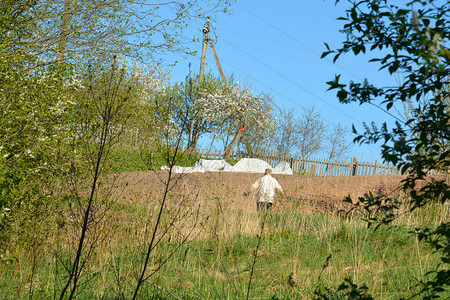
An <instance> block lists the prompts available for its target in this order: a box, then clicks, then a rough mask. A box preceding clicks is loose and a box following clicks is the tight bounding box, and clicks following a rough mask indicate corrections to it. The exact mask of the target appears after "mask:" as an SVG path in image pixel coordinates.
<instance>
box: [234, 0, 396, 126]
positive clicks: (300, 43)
mask: <svg viewBox="0 0 450 300" xmlns="http://www.w3.org/2000/svg"><path fill="white" fill-rule="evenodd" d="M236 5H237V6H239V7H240V8H242V9H243V10H245V11H246V12H248V13H249V14H251V15H252V16H254V17H255V18H257V19H259V20H260V21H262V22H264V23H265V24H267V25H269V26H270V27H272V28H273V29H275V30H277V31H278V32H280V33H281V34H283V35H285V36H287V37H288V38H290V39H291V40H293V41H294V42H296V43H297V44H299V45H300V46H302V47H304V48H306V49H308V50H310V51H312V52H314V53H316V54H317V55H319V57H320V56H321V55H322V54H321V53H319V52H317V51H316V50H314V49H312V48H311V47H309V46H308V45H306V44H304V43H302V42H300V41H299V40H297V39H296V38H295V37H293V36H292V35H290V34H288V33H286V32H285V31H283V30H281V29H279V28H278V27H276V26H275V25H273V24H272V23H270V22H268V21H267V20H265V19H263V18H261V17H260V16H258V15H256V14H255V13H253V12H252V11H250V10H248V9H247V8H245V7H243V6H242V5H240V4H239V3H236ZM325 60H326V61H328V62H330V63H332V61H331V60H329V59H328V58H326V57H325ZM333 64H334V65H335V66H337V67H338V68H339V69H341V70H343V71H344V72H346V73H348V74H350V75H352V76H354V77H355V78H357V79H359V80H363V79H362V78H361V77H359V76H358V75H356V74H354V73H352V72H350V71H349V70H347V69H345V68H343V67H341V66H340V65H339V64H336V63H333ZM369 103H370V104H371V105H373V106H375V107H376V108H378V109H380V110H381V111H382V112H384V113H386V114H387V115H389V116H391V117H392V118H394V119H396V120H397V121H400V122H402V123H404V122H403V120H401V119H399V118H398V117H397V116H395V115H393V114H392V113H390V112H389V111H387V110H386V109H384V108H382V107H381V106H379V105H378V104H375V103H371V102H369ZM358 122H359V121H358ZM360 123H361V122H360Z"/></svg>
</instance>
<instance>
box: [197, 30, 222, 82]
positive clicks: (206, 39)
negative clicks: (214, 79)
mask: <svg viewBox="0 0 450 300" xmlns="http://www.w3.org/2000/svg"><path fill="white" fill-rule="evenodd" d="M202 31H203V48H202V60H201V63H200V78H199V79H200V81H201V80H202V79H203V75H204V74H205V65H206V49H207V47H208V44H209V45H210V46H211V50H212V52H213V55H214V59H215V61H216V65H217V69H219V73H220V76H221V77H222V81H223V83H224V84H225V85H227V80H226V78H225V74H224V73H223V70H222V66H221V65H220V61H219V57H218V56H217V53H216V49H215V48H214V44H213V42H212V40H211V39H210V38H209V31H210V25H209V22H206V24H205V26H203V30H202Z"/></svg>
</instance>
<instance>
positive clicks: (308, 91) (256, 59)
mask: <svg viewBox="0 0 450 300" xmlns="http://www.w3.org/2000/svg"><path fill="white" fill-rule="evenodd" d="M222 40H223V41H224V42H226V43H227V44H229V45H231V46H232V47H234V48H236V49H238V50H239V51H241V52H242V53H244V54H245V55H247V56H248V57H250V58H252V59H254V60H255V61H257V62H258V63H260V64H261V65H263V66H265V67H266V68H268V69H269V70H271V71H272V72H274V73H276V74H277V75H279V76H281V77H283V78H284V79H286V80H287V81H289V82H291V83H292V84H294V85H296V86H297V87H299V88H300V89H302V90H304V91H305V92H307V93H308V94H310V95H312V96H314V97H315V98H317V99H318V100H319V101H321V102H323V103H325V104H326V105H328V106H330V107H332V108H334V109H335V110H337V111H339V112H340V113H342V114H344V115H346V116H347V117H349V118H351V119H352V120H354V121H356V122H358V123H359V124H362V122H361V121H359V120H357V119H356V118H354V117H353V116H352V115H350V114H348V113H346V112H345V111H343V110H341V109H339V108H338V107H336V106H334V105H333V104H331V103H328V102H327V101H325V100H324V99H322V98H321V97H319V96H317V95H316V94H314V93H313V92H311V91H310V90H308V89H306V88H304V87H303V86H301V85H300V84H299V83H298V82H296V81H294V80H292V79H291V78H289V77H288V76H286V75H284V74H283V73H281V72H279V71H277V70H275V69H274V68H272V67H271V66H269V65H268V64H266V63H264V62H263V61H261V60H259V59H258V58H256V57H254V56H253V55H251V54H250V53H248V52H247V51H245V50H243V49H242V48H240V47H238V46H236V45H235V44H233V43H231V42H229V41H226V40H224V39H223V38H222Z"/></svg>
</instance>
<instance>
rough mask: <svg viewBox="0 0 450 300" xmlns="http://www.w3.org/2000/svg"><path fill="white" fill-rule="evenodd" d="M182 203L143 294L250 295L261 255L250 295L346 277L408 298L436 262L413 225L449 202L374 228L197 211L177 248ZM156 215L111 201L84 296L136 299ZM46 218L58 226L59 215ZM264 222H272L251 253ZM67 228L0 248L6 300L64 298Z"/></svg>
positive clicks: (324, 218)
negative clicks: (39, 240)
mask: <svg viewBox="0 0 450 300" xmlns="http://www.w3.org/2000/svg"><path fill="white" fill-rule="evenodd" d="M218 201H219V200H218ZM178 208H179V207H175V206H174V207H170V206H169V207H168V208H167V209H168V210H167V211H166V214H165V219H164V220H163V228H168V231H167V232H169V234H167V235H166V236H165V237H164V238H162V240H161V241H160V242H159V244H158V247H156V248H155V252H154V254H153V255H152V257H151V261H150V263H149V266H150V270H154V269H155V268H158V267H161V268H160V269H159V271H158V272H156V273H155V275H153V276H152V277H151V278H150V279H149V280H148V281H146V282H144V284H143V286H142V294H141V297H142V298H151V297H153V298H155V299H242V298H245V296H246V295H247V287H248V282H249V277H250V271H251V267H252V263H253V259H254V257H255V255H257V256H256V257H257V260H256V264H255V266H254V273H253V278H252V284H251V289H250V294H249V296H250V297H249V299H270V298H271V297H273V298H278V299H292V298H299V299H309V298H313V293H314V290H316V289H317V288H319V287H324V286H326V287H334V288H337V286H338V285H339V284H340V283H341V282H342V281H343V279H344V278H346V277H350V278H351V279H352V281H353V282H355V283H357V284H360V283H365V284H366V285H367V286H368V288H369V292H370V294H371V295H372V296H373V297H375V298H376V299H400V298H406V297H408V296H410V295H412V294H413V293H414V292H415V291H414V288H413V287H412V286H413V285H414V284H415V283H416V282H417V281H418V280H422V279H423V278H424V277H425V276H427V275H426V274H427V271H428V270H430V268H431V267H432V266H434V265H436V264H437V263H438V262H439V258H438V257H437V256H436V255H434V254H433V253H431V252H430V249H428V248H427V246H426V245H424V244H422V243H419V242H418V240H417V239H416V238H415V236H413V235H411V234H409V233H410V231H411V230H412V229H413V228H414V227H417V226H419V225H420V224H423V223H424V222H426V223H427V224H428V225H430V224H433V223H436V222H437V221H438V218H448V217H449V212H448V208H447V207H442V206H436V207H434V208H431V209H429V210H426V211H423V212H422V213H417V215H415V214H414V215H411V216H406V215H405V217H404V218H403V219H402V220H399V221H398V222H397V223H396V224H395V225H393V226H390V227H381V228H379V229H378V230H372V229H368V228H367V226H366V224H365V223H364V222H362V221H361V220H359V219H357V218H354V219H351V218H350V219H347V218H341V217H338V216H329V215H322V214H314V213H302V212H301V211H297V210H291V211H286V212H279V213H270V214H269V215H268V216H267V218H266V219H264V218H263V214H261V213H250V212H245V211H241V210H231V209H219V208H218V207H217V208H216V209H210V210H202V211H200V218H199V219H200V224H201V225H200V226H197V227H196V229H195V233H194V234H193V235H192V236H191V238H189V241H188V242H187V243H184V244H180V243H181V240H182V239H183V238H184V237H185V236H186V234H187V231H188V229H189V228H191V225H192V224H191V222H193V221H192V220H193V216H194V214H195V212H196V210H195V209H194V208H192V207H189V206H186V207H185V208H183V209H184V210H185V211H186V213H187V214H184V215H183V216H184V217H183V218H182V219H177V220H173V219H171V218H170V210H171V209H178ZM154 213H155V208H154V207H152V206H148V207H144V206H124V205H122V206H119V205H116V206H114V207H113V209H112V216H111V218H109V222H107V225H105V226H108V230H109V233H108V238H105V239H104V240H103V241H102V242H101V243H100V244H99V246H98V247H97V249H96V251H95V253H93V260H92V265H90V266H89V274H90V276H91V277H90V278H88V279H87V280H84V281H83V286H82V287H81V288H80V290H79V294H78V295H77V296H78V297H79V298H80V299H100V298H102V299H110V298H111V299H112V298H119V299H120V298H129V297H130V295H131V294H132V291H133V288H134V287H135V282H136V278H137V276H138V274H137V272H138V268H137V266H139V265H140V262H141V261H142V259H143V252H144V247H143V245H145V242H146V241H148V228H145V227H143V226H142V224H143V220H144V219H145V220H150V223H149V225H148V226H150V225H151V220H152V217H153V216H154ZM45 221H46V222H47V224H51V223H52V222H55V224H56V219H55V220H53V219H52V218H46V220H45ZM261 222H266V223H265V224H264V225H265V226H264V232H263V234H262V236H261V240H260V242H261V244H260V247H259V249H258V253H255V251H256V248H257V247H256V246H257V244H258V235H259V233H260V229H261V225H262V224H261ZM48 226H50V225H48ZM66 226H69V225H66ZM69 232H70V231H69V230H64V229H60V230H59V231H58V234H55V235H53V236H50V235H49V236H48V239H49V240H48V242H47V243H46V244H45V247H41V248H37V249H27V250H26V251H25V250H24V251H16V252H15V256H13V257H11V256H7V254H5V253H4V254H2V260H1V263H0V298H1V299H24V298H30V295H32V296H33V297H34V298H37V299H43V298H53V296H54V295H58V292H59V291H60V289H61V284H60V282H61V281H64V280H62V279H63V278H61V276H63V275H64V274H66V272H64V270H63V269H62V264H61V263H59V262H58V261H57V259H64V255H63V253H64V251H66V250H64V248H62V247H61V245H62V244H61V243H60V241H62V240H65V239H66V238H67V239H69V238H68V236H66V234H69ZM58 241H59V242H58ZM17 247H20V245H17ZM33 251H34V252H33ZM173 252H175V254H174V255H173V256H171V254H172V253H173ZM55 253H58V255H55ZM32 254H33V255H32ZM33 257H34V259H32V258H33ZM168 258H169V259H168ZM167 259H168V260H167ZM166 260H167V262H166ZM161 265H162V266H161ZM289 278H290V279H291V280H289ZM294 282H295V283H294ZM447 296H448V295H447Z"/></svg>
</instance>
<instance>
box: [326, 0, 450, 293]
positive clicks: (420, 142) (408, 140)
mask: <svg viewBox="0 0 450 300" xmlns="http://www.w3.org/2000/svg"><path fill="white" fill-rule="evenodd" d="M337 2H339V1H337ZM389 2H390V1H387V0H377V1H368V0H367V1H365V0H363V1H359V2H356V3H353V2H351V3H352V5H351V8H350V9H348V10H347V14H346V16H345V17H342V18H340V19H341V20H343V21H345V22H346V24H345V25H344V27H343V32H344V33H345V34H346V36H347V39H346V41H344V43H343V45H342V47H341V48H339V49H337V50H330V48H329V47H328V45H327V48H328V51H326V52H325V53H324V54H323V56H327V55H329V54H334V61H336V60H337V59H338V58H339V56H340V55H341V54H345V53H349V52H352V53H354V54H355V55H362V54H365V53H366V51H367V52H369V51H370V52H376V54H377V56H378V57H376V58H372V59H371V60H370V61H371V62H374V63H377V64H379V65H380V69H386V70H388V72H389V73H390V74H391V75H394V74H399V75H400V76H403V77H404V82H403V83H402V84H400V85H399V86H398V87H376V86H375V85H373V84H371V83H370V82H369V81H368V80H364V82H362V83H354V82H350V83H349V84H348V85H346V84H342V83H340V81H339V79H340V78H339V76H336V78H335V80H332V81H330V82H328V84H329V86H330V89H337V90H338V92H337V96H338V98H339V100H340V101H341V102H342V103H349V102H359V103H360V104H363V103H373V102H376V101H380V102H381V104H382V105H384V106H385V107H386V109H387V110H389V109H391V108H392V107H393V106H394V105H395V104H396V103H407V102H408V101H413V102H414V103H417V105H415V104H414V105H413V107H414V113H413V114H411V115H410V116H409V119H408V120H407V121H406V122H402V121H401V120H398V122H396V124H395V126H394V127H392V128H389V127H388V125H387V124H386V123H383V124H382V125H381V127H378V126H376V125H375V124H374V123H372V124H371V126H368V125H366V126H365V132H364V133H363V134H359V135H358V137H357V138H355V141H356V142H360V143H376V142H378V141H382V142H383V145H382V156H383V159H384V160H385V161H386V162H389V163H393V164H394V165H395V166H397V167H398V168H400V169H401V171H402V173H404V174H405V175H407V177H406V179H405V180H404V181H403V190H404V191H405V192H407V193H408V195H409V199H408V200H407V201H408V202H409V205H410V210H411V211H413V210H415V209H419V208H422V207H424V206H428V205H430V204H432V203H441V204H445V203H447V202H448V201H449V198H450V190H449V187H448V181H447V182H446V181H445V178H432V177H430V176H428V174H429V173H430V172H432V171H436V172H441V173H442V172H443V173H444V174H445V173H447V174H448V171H449V168H450V151H449V149H448V148H446V147H441V144H442V143H448V141H449V138H450V135H449V133H450V114H449V106H448V98H449V90H448V86H449V85H450V82H449V72H450V71H449V69H448V66H449V64H450V50H449V49H448V48H447V46H448V44H449V40H450V19H449V18H448V14H449V13H450V4H449V3H448V2H445V1H433V0H430V1H409V2H408V3H406V4H404V5H405V6H404V7H399V6H397V5H398V4H397V3H395V5H391V4H390V3H389ZM354 131H355V132H356V130H355V129H354ZM419 185H420V186H419ZM394 200H395V199H389V197H388V196H383V198H380V197H379V196H376V197H372V199H364V198H362V199H359V201H360V205H361V206H364V207H365V208H367V209H368V210H370V209H371V208H383V207H385V206H389V205H392V203H394ZM394 208H395V207H394ZM394 212H395V210H394ZM396 217H397V214H396V213H390V214H389V215H388V216H387V217H386V215H384V217H383V218H381V220H380V219H377V218H375V219H373V220H371V221H372V222H380V221H381V222H382V223H389V222H392V221H393V220H394V219H395V218H396ZM417 232H418V236H419V238H420V239H421V240H424V241H426V242H428V243H429V244H430V245H431V246H432V247H433V249H434V251H437V252H438V253H440V254H441V256H442V262H441V264H439V265H437V266H436V269H435V270H434V273H433V274H435V275H436V276H435V277H434V278H433V279H430V281H427V282H424V283H421V287H422V290H421V291H420V292H419V294H420V295H422V296H423V297H425V298H433V297H438V296H439V295H440V293H442V291H444V290H448V288H449V286H450V282H449V281H448V278H450V273H449V272H450V271H449V263H450V247H448V245H449V241H450V230H449V223H448V221H446V222H443V223H442V224H440V225H439V226H438V227H437V228H422V229H418V231H417Z"/></svg>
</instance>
